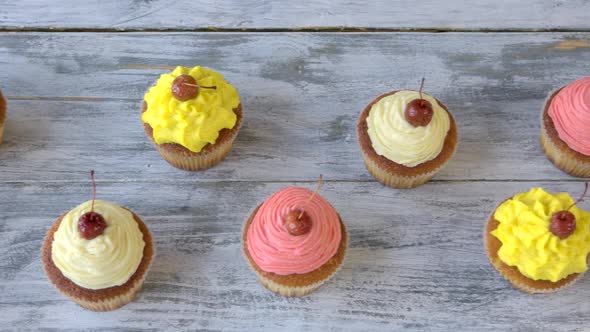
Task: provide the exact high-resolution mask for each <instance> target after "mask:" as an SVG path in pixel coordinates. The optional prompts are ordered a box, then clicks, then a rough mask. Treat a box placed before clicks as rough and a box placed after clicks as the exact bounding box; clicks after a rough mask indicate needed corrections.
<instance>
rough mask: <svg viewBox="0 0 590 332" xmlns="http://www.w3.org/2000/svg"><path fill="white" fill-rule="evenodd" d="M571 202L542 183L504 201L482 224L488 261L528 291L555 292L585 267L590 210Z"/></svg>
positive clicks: (589, 229)
mask: <svg viewBox="0 0 590 332" xmlns="http://www.w3.org/2000/svg"><path fill="white" fill-rule="evenodd" d="M578 202H579V200H578ZM576 203H577V202H574V200H573V199H572V198H571V197H570V195H568V194H566V193H558V194H551V193H548V192H546V191H545V190H543V189H541V188H533V189H531V190H530V191H528V192H525V193H520V194H517V195H515V196H514V197H512V198H510V199H507V200H506V201H504V202H503V203H502V204H500V205H499V206H498V207H497V208H496V210H495V211H494V213H492V215H491V216H490V217H489V219H488V222H487V225H486V230H485V246H486V252H487V255H488V258H489V260H490V262H491V263H492V265H493V266H494V267H495V268H496V270H497V271H498V272H499V273H500V274H501V275H502V276H503V277H504V278H505V279H506V280H508V281H509V282H510V283H512V285H514V287H516V288H518V289H520V290H522V291H524V292H527V293H551V292H555V291H557V290H559V289H561V288H562V287H564V286H566V285H568V284H571V283H572V282H573V281H574V280H576V279H578V278H579V277H580V275H582V274H583V273H584V272H586V270H588V258H589V256H588V254H589V253H590V213H588V212H587V211H584V210H582V209H579V208H578V207H576V206H575V204H576Z"/></svg>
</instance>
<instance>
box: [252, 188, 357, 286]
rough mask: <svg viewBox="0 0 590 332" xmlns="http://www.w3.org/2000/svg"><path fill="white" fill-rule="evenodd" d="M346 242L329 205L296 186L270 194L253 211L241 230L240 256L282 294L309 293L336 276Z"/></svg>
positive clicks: (344, 233)
mask: <svg viewBox="0 0 590 332" xmlns="http://www.w3.org/2000/svg"><path fill="white" fill-rule="evenodd" d="M318 186H319V185H318ZM316 192H317V189H316ZM347 243H348V237H347V233H346V228H345V226H344V223H343V222H342V220H341V219H340V216H339V215H338V213H337V212H336V210H334V208H333V207H332V205H330V203H329V202H328V201H326V200H325V199H324V198H323V197H321V196H320V195H319V194H314V193H313V192H312V191H311V190H309V189H306V188H300V187H287V188H284V189H281V190H279V191H277V192H275V193H274V194H272V195H271V196H270V197H269V198H268V199H267V200H266V201H264V202H263V203H262V204H261V205H259V206H258V207H257V208H256V209H255V210H254V212H252V214H251V215H250V217H249V218H248V220H247V222H246V224H245V227H244V231H243V235H242V244H243V246H242V248H243V251H244V255H245V256H246V259H247V261H248V263H249V264H250V266H251V268H252V270H253V271H254V272H255V273H256V275H257V277H258V280H259V281H260V283H261V284H262V285H264V286H265V287H266V288H268V289H269V290H271V291H273V292H275V293H277V294H280V295H283V296H303V295H306V294H309V293H311V292H313V291H315V290H316V289H318V288H319V287H320V286H321V285H323V284H324V283H325V282H326V281H327V280H328V279H330V278H331V277H332V276H334V274H336V272H337V271H338V269H339V268H340V266H341V265H342V263H343V261H344V256H345V254H346V248H347Z"/></svg>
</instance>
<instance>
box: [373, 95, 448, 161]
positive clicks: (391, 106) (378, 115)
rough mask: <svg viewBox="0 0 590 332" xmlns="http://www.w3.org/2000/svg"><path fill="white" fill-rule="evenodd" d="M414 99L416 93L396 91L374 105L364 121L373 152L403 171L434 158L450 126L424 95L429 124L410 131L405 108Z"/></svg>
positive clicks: (437, 105) (437, 106) (412, 127)
mask: <svg viewBox="0 0 590 332" xmlns="http://www.w3.org/2000/svg"><path fill="white" fill-rule="evenodd" d="M418 98H420V94H419V93H418V91H409V90H402V91H398V92H396V93H394V94H392V95H389V96H385V97H383V98H381V99H380V100H379V101H377V102H376V103H375V104H374V105H373V107H371V111H370V112H369V116H368V117H367V126H368V134H369V138H370V139H371V145H372V146H373V149H374V150H375V152H376V153H377V154H378V155H381V156H384V157H385V158H387V159H389V160H391V161H393V162H395V163H398V164H401V165H404V166H407V167H414V166H416V165H419V164H422V163H424V162H427V161H429V160H432V159H434V158H436V156H438V154H439V153H440V152H441V151H442V148H443V145H444V142H445V137H446V136H447V132H448V131H449V128H450V126H451V122H450V119H449V115H448V113H447V112H446V111H445V109H444V108H442V107H441V106H440V105H439V104H438V102H437V101H436V99H434V98H433V97H431V96H429V95H428V94H426V93H424V92H423V93H422V98H424V99H426V100H428V101H429V102H430V103H431V104H432V110H433V115H432V120H431V121H430V123H429V124H428V125H427V126H425V127H414V126H412V125H411V124H410V123H409V122H408V121H406V118H405V115H404V113H405V110H406V105H408V103H410V102H411V101H412V100H414V99H418Z"/></svg>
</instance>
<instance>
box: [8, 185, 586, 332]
mask: <svg viewBox="0 0 590 332" xmlns="http://www.w3.org/2000/svg"><path fill="white" fill-rule="evenodd" d="M287 185H302V186H306V187H312V186H313V184H312V183H252V182H216V183H198V182H195V181H190V182H178V181H168V182H166V181H161V182H158V183H154V182H152V181H150V180H149V178H142V179H141V181H130V182H127V181H124V182H109V181H99V183H98V193H99V197H100V198H102V199H106V200H113V201H117V202H119V203H121V204H123V205H125V206H128V207H130V208H132V209H133V210H134V211H135V212H136V213H138V214H139V215H141V216H143V218H144V220H145V221H146V222H147V223H148V225H149V227H150V229H151V230H152V233H153V235H154V238H155V240H156V246H157V257H156V260H155V262H154V266H153V268H152V270H151V271H150V273H149V275H148V277H147V280H146V284H145V288H144V290H143V291H142V292H141V293H140V295H139V297H138V298H137V299H136V301H134V302H133V303H131V304H129V305H127V306H125V307H124V308H122V309H120V310H118V311H115V312H112V313H105V314H96V313H92V312H89V311H85V310H83V309H81V308H79V307H78V306H77V305H75V304H74V303H72V302H71V301H69V300H67V299H65V298H64V297H63V296H61V295H60V294H58V292H57V291H56V290H55V289H54V288H53V287H52V286H51V285H49V283H48V281H47V279H46V277H45V275H44V273H43V270H42V267H41V264H40V258H39V248H40V246H41V242H42V239H43V236H44V234H45V231H46V230H47V229H48V228H49V226H50V224H51V223H52V222H53V221H54V220H55V219H56V218H57V217H58V216H59V215H60V214H61V213H62V212H64V211H67V210H68V209H70V208H71V207H73V206H75V205H76V204H78V203H80V202H81V201H82V200H84V199H86V198H87V197H88V196H89V194H90V186H89V184H88V183H63V182H59V183H46V182H45V183H25V184H23V183H21V184H14V185H10V186H8V185H2V187H0V188H1V189H0V190H1V197H2V200H0V209H1V211H2V215H1V216H0V221H1V223H0V225H1V226H0V308H1V311H2V315H0V326H3V327H14V326H18V327H20V328H19V329H36V328H58V329H60V330H62V329H72V330H77V329H82V328H88V329H94V330H104V329H120V330H130V329H147V330H150V329H153V330H157V329H161V328H182V329H206V330H219V329H224V330H239V331H253V330H258V329H267V330H276V329H279V328H280V329H281V330H289V331H298V330H310V329H313V330H364V331H376V330H392V329H396V328H398V329H399V328H407V329H410V330H435V331H450V330H508V329H515V330H523V331H529V330H536V331H547V330H574V329H579V330H583V329H584V328H585V327H586V326H588V323H589V319H590V317H589V316H588V312H589V311H590V302H588V297H590V279H589V278H588V276H585V277H583V278H582V280H580V282H579V283H577V284H576V285H575V286H573V287H571V288H569V289H565V290H563V291H562V292H560V293H558V294H555V295H549V296H530V295H525V294H523V293H521V292H519V291H517V290H515V289H513V288H512V287H511V286H510V285H509V284H508V283H507V282H505V281H504V280H503V279H502V278H501V277H500V276H499V275H498V274H497V273H496V272H495V271H494V270H493V268H492V267H491V265H490V264H489V263H488V261H487V258H486V256H485V253H484V249H483V245H482V230H483V226H484V223H485V220H486V218H487V216H488V214H489V213H490V212H491V211H492V210H493V208H494V207H495V206H496V204H497V203H498V202H500V201H501V200H503V199H504V198H506V197H509V196H510V195H512V194H514V193H515V192H518V191H524V190H527V189H529V188H530V187H531V186H536V185H541V186H544V187H545V188H546V189H548V190H554V191H568V192H572V193H578V192H579V191H580V190H581V189H582V186H581V184H580V183H567V182H566V183H554V182H522V183H504V182H500V183H498V182H476V183H467V184H466V183H430V184H427V185H425V186H422V187H419V188H417V189H415V190H407V191H397V190H391V189H388V188H384V187H382V186H381V185H379V184H377V183H375V182H367V183H350V182H348V183H330V182H328V183H326V185H325V186H324V187H323V188H322V194H323V195H324V196H325V197H326V198H327V199H329V200H330V201H331V202H332V204H333V205H334V206H335V208H336V209H338V211H339V212H340V214H341V215H342V218H343V220H344V221H345V222H346V224H347V226H348V231H349V235H350V248H349V253H348V257H347V259H346V261H345V263H344V265H343V268H342V270H341V271H340V272H339V273H338V274H337V275H336V276H335V278H334V279H333V280H332V281H330V282H328V283H327V284H326V285H325V287H323V288H322V289H321V290H319V291H318V292H316V293H314V294H312V295H310V296H307V297H305V298H302V299H287V298H283V297H279V296H275V295H273V294H272V293H270V292H268V291H267V290H266V289H264V288H263V287H262V286H261V285H259V284H258V282H257V281H256V278H255V276H254V274H253V273H251V271H250V270H249V268H248V266H247V264H246V262H245V260H244V259H243V258H242V256H241V251H240V250H241V249H240V233H241V229H242V225H243V223H244V221H245V219H246V218H247V217H248V215H249V213H250V212H251V209H252V208H253V207H254V206H256V205H257V204H258V203H260V202H261V201H262V200H264V199H265V198H266V197H268V195H270V194H271V193H272V192H274V191H276V190H278V189H280V188H282V187H284V186H287ZM146 193H149V194H147V195H146ZM583 206H584V207H586V208H588V203H584V204H583Z"/></svg>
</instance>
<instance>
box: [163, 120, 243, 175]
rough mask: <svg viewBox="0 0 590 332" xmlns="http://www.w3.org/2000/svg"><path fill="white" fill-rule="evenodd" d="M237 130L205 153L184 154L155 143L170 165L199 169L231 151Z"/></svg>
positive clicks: (193, 169)
mask: <svg viewBox="0 0 590 332" xmlns="http://www.w3.org/2000/svg"><path fill="white" fill-rule="evenodd" d="M238 131H239V128H238V130H235V131H234V132H233V134H232V136H231V137H229V139H227V140H225V141H224V142H221V143H217V144H215V145H213V147H212V149H211V150H210V151H208V152H206V153H199V154H194V155H186V154H182V153H178V152H176V151H174V150H168V149H166V147H163V146H161V145H159V144H155V147H156V150H158V152H159V153H160V156H162V158H163V159H164V160H166V161H167V162H168V163H169V164H170V165H172V166H174V167H176V168H180V169H183V170H185V171H200V170H204V169H207V168H211V167H213V166H215V165H217V164H219V163H220V162H221V161H223V159H225V157H226V156H227V155H228V154H229V153H230V152H231V149H232V147H233V144H234V140H235V139H236V137H237V134H238Z"/></svg>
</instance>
